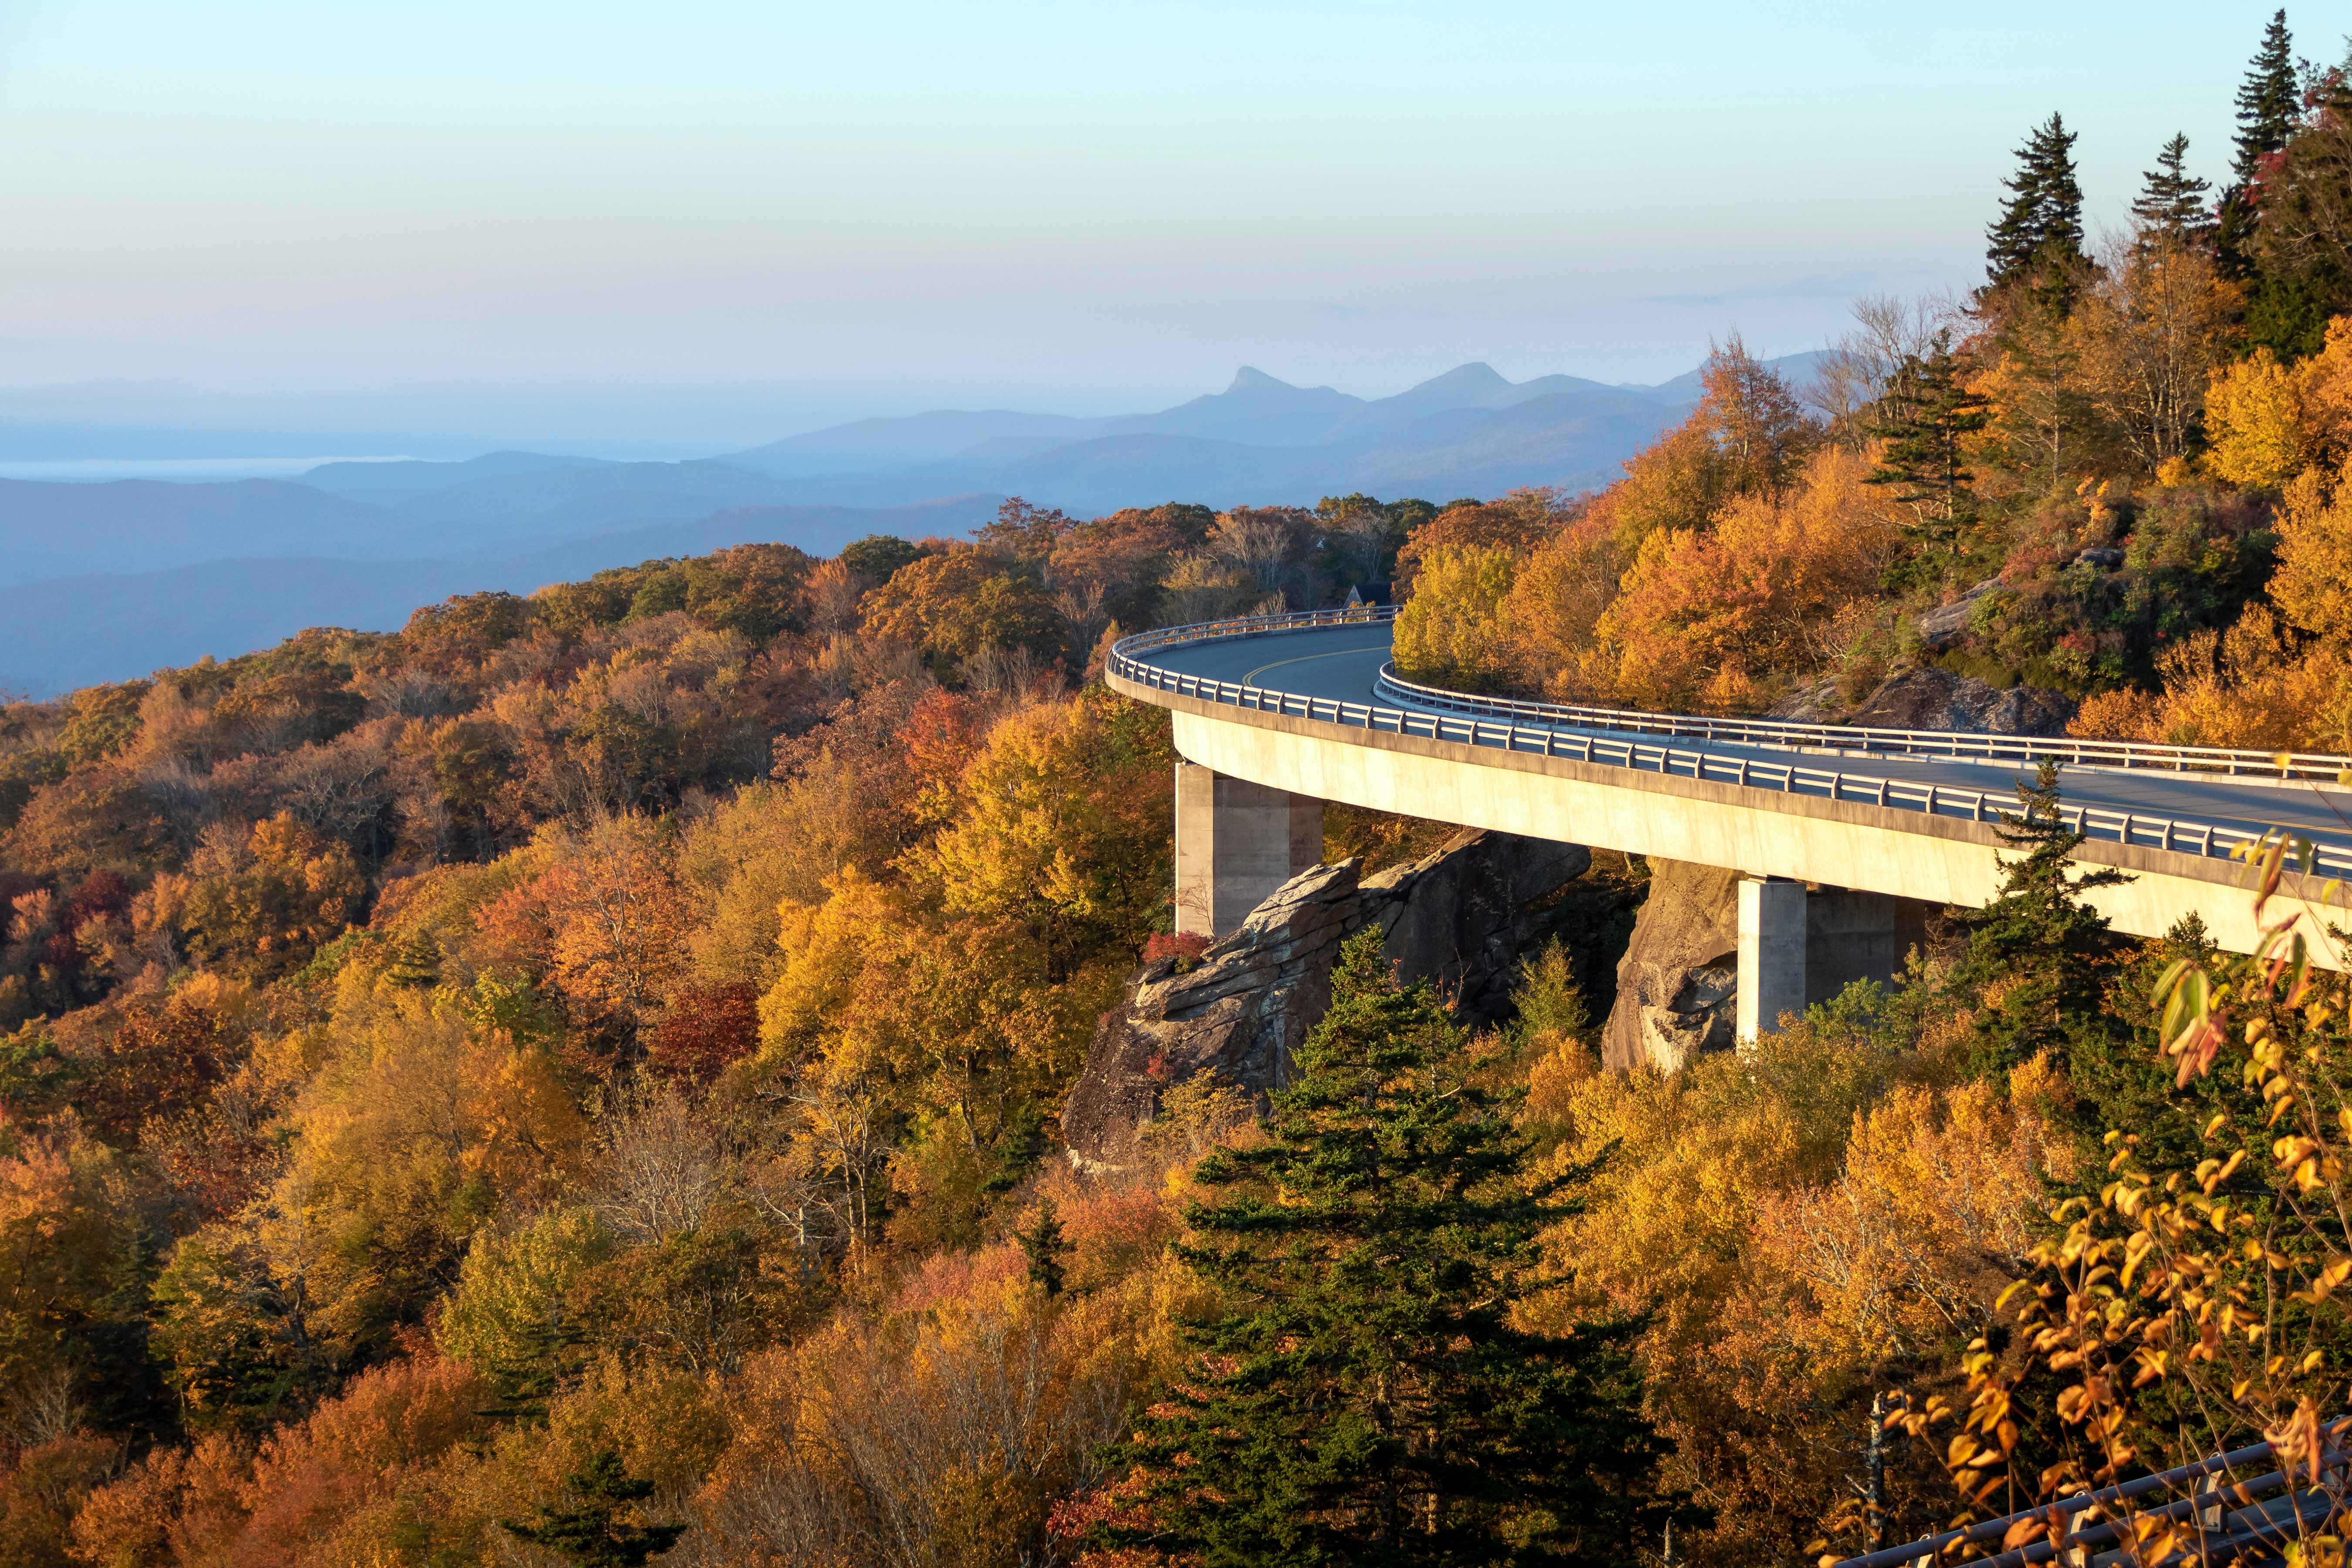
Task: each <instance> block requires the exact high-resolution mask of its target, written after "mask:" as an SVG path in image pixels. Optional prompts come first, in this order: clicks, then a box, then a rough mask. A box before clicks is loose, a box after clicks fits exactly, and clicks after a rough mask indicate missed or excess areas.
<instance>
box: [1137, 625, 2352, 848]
mask: <svg viewBox="0 0 2352 1568" xmlns="http://www.w3.org/2000/svg"><path fill="white" fill-rule="evenodd" d="M1396 614H1397V612H1396V610H1395V608H1394V607H1393V606H1391V605H1367V606H1364V607H1361V608H1355V609H1345V610H1307V611H1301V612H1298V613H1296V614H1292V615H1286V616H1244V617H1241V618H1238V619H1234V620H1227V621H1211V622H1206V623H1203V624H1202V625H1198V626H1169V627H1163V628H1161V629H1160V630H1158V631H1150V632H1142V633H1139V634H1137V635H1136V636H1134V637H1122V638H1121V639H1119V641H1118V643H1117V644H1115V645H1114V646H1113V647H1112V648H1111V655H1110V659H1109V668H1110V671H1111V673H1113V674H1115V675H1118V676H1119V677H1120V678H1122V679H1127V680H1130V681H1133V682H1134V683H1135V684H1136V685H1138V686H1142V687H1147V688H1149V689H1152V690H1156V691H1172V692H1174V693H1176V694H1177V695H1179V696H1182V697H1192V698H1195V699H1197V700H1202V701H1206V702H1215V703H1221V704H1224V705H1227V706H1231V707H1236V708H1244V709H1248V710H1253V711H1256V712H1263V713H1286V714H1290V715H1293V716H1295V717H1298V718H1304V719H1313V720H1321V721H1328V722H1331V723H1337V724H1346V725H1350V726H1353V727H1355V728H1358V729H1366V730H1385V731H1390V732H1391V733H1394V734H1403V735H1423V736H1427V737H1429V738H1430V739H1432V740H1439V741H1453V742H1461V743H1464V744H1468V745H1473V746H1494V747H1499V748H1501V749H1503V750H1505V751H1513V752H1536V753H1539V754H1541V755H1543V756H1547V757H1566V758H1570V759H1572V760H1574V761H1576V762H1580V763H1598V764H1601V765H1604V766H1611V767H1624V768H1632V769H1634V770H1636V771H1640V772H1644V773H1664V774H1679V775H1681V776H1684V777H1687V778H1694V779H1702V780H1707V781H1711V782H1715V783H1720V784H1737V785H1738V786H1739V787H1740V788H1743V789H1759V790H1769V791H1776V792H1778V793H1780V794H1783V795H1810V796H1812V797H1815V798H1819V799H1827V800H1832V801H1838V802H1852V803H1856V804H1863V805H1878V806H1886V807H1891V808H1895V809H1898V810H1908V811H1918V812H1923V813H1925V814H1927V816H1954V817H1965V818H1967V819H1969V820H1971V821H1975V822H1986V821H2000V820H2004V819H2005V818H2007V817H2010V816H2014V815H2015V812H2016V806H2017V800H2016V795H2015V794H2014V792H2013V791H2004V792H2000V793H1994V792H1989V791H1982V790H1971V789H1962V788H1959V787H1958V786H1955V785H1951V784H1918V783H1916V782H1914V781H1911V780H1907V779H1888V778H1883V777H1878V776H1875V775H1872V774H1867V773H1849V772H1847V771H1845V770H1844V769H1842V768H1808V767H1802V766H1800V765H1798V764H1797V763H1774V762H1769V761H1764V760H1759V759H1757V758H1752V757H1722V756H1716V755H1713V754H1710V753H1708V752H1691V751H1681V750H1677V749H1675V748H1674V747H1671V746H1662V745H1660V746H1654V745H1645V744H1643V742H1639V741H1629V740H1620V739H1617V738H1615V737H1613V736H1607V735H1591V734H1577V733H1572V732H1564V729H1565V730H1573V729H1577V728H1584V727H1598V728H1607V729H1612V730H1620V731H1623V730H1633V731H1635V732H1636V733H1642V732H1647V733H1661V734H1666V735H1674V736H1685V735H1688V736H1691V737H1692V738H1700V739H1706V740H1708V741H1712V742H1717V743H1718V744H1748V745H1760V746H1771V747H1778V748H1784V749H1788V748H1800V747H1808V746H1810V747H1819V748H1824V749H1826V748H1830V747H1840V748H1852V747H1855V746H1860V745H1862V743H1863V742H1862V741H1861V739H1860V737H1864V736H1868V737H1872V738H1874V740H1876V741H1877V742H1879V749H1880V750H1883V751H1888V752H1897V754H1902V755H1911V756H1918V757H1921V758H1933V759H1935V760H1937V761H1953V760H1959V761H1991V762H2001V761H2014V762H2017V763H2032V762H2038V761H2040V760H2042V758H2044V757H2053V758H2056V759H2057V760H2059V761H2062V762H2063V761H2069V760H2077V759H2078V757H2079V755H2080V753H2082V752H2084V749H2085V748H2091V749H2095V750H2096V751H2098V752H2100V753H2101V754H2102V756H2101V760H2102V762H2103V763H2104V765H2106V766H2123V765H2126V764H2124V763H2121V762H2119V761H2117V760H2116V755H2117V753H2120V752H2147V753H2149V754H2150V755H2151V756H2154V755H2161V756H2163V757H2166V758H2168V759H2174V760H2172V761H2168V762H2167V763H2163V764H2161V765H2162V766H2163V768H2164V770H2165V771H2169V772H2187V771H2195V772H2200V773H2220V772H2222V771H2223V770H2222V769H2221V767H2218V766H2210V765H2208V763H2209V761H2210V759H2215V758H2219V759H2225V760H2226V759H2229V758H2237V759H2239V760H2240V761H2242V762H2247V763H2251V762H2252V760H2254V759H2263V760H2265V761H2267V762H2268V763H2270V772H2271V776H2273V777H2278V776H2281V772H2280V763H2279V761H2278V759H2276V758H2264V754H2263V753H2262V752H2226V751H2216V750H2211V749H2198V748H2189V747H2179V746H2164V747H2144V746H2138V745H2137V743H2135V742H2080V741H2074V740H2071V739H2069V740H2049V741H2044V740H2040V739H2037V738H2033V737H2024V736H1990V737H1988V736H1978V735H1966V734H1955V733H1952V732H1948V731H1931V730H1901V731H1895V730H1861V729H1849V728H1847V727H1845V726H1843V725H1834V724H1784V723H1780V722H1777V721H1754V720H1717V719H1706V718H1697V717H1691V716H1685V715H1676V714H1663V713H1636V712H1633V711H1630V710H1620V709H1606V708H1580V707H1575V706H1572V705H1567V704H1553V703H1524V702H1514V701H1511V700H1507V699H1502V698H1486V697H1477V696H1473V695H1469V694H1466V693H1461V692H1448V691H1443V690H1441V689H1437V688H1434V687H1423V686H1412V689H1411V695H1410V697H1409V699H1408V700H1411V701H1412V702H1414V703H1415V704H1417V705H1419V706H1421V707H1427V708H1443V709H1447V710H1450V711H1440V712H1425V711H1417V710H1413V709H1405V708H1391V707H1387V706H1384V705H1381V704H1378V703H1362V702H1345V701H1341V700H1338V699H1336V698H1328V697H1302V696H1297V695H1294V694H1292V693H1289V692H1283V691H1275V690H1272V689H1268V688H1265V687H1261V686H1249V685H1244V684H1240V683H1236V682H1234V681H1228V680H1212V679H1206V678H1204V677H1202V676H1197V675H1188V674H1185V673H1183V672H1181V671H1179V670H1172V669H1169V668H1165V667H1164V666H1161V665H1157V664H1152V663H1150V662H1149V661H1147V660H1145V659H1143V658H1139V657H1138V656H1139V655H1140V654H1147V653H1150V652H1154V651H1156V650H1158V649H1160V648H1165V647H1181V646H1184V645H1186V644H1191V643H1198V642H1219V641H1229V640H1234V639H1237V638H1242V637H1264V636H1268V635H1273V634H1277V633H1285V632H1299V631H1312V630H1315V629H1317V628H1318V627H1330V626H1377V625H1381V624H1384V623H1386V622H1389V621H1392V620H1394V619H1395V618H1396ZM1382 678H1383V679H1384V680H1385V682H1386V685H1385V686H1382V687H1380V688H1379V689H1381V690H1382V692H1383V694H1388V693H1389V692H1391V691H1394V692H1396V693H1397V694H1398V695H1401V696H1402V695H1404V691H1403V688H1405V687H1406V686H1408V685H1410V684H1411V683H1406V682H1401V681H1398V680H1396V679H1394V678H1393V677H1390V676H1388V675H1387V672H1386V671H1385V670H1383V672H1382ZM1424 693H1425V694H1427V695H1426V696H1424V695H1423V694H1424ZM1489 713H1493V714H1496V715H1499V716H1500V717H1501V718H1502V719H1503V721H1502V722H1487V721H1486V719H1485V717H1483V716H1484V715H1486V714H1489ZM1538 717H1540V718H1541V719H1543V720H1544V721H1545V722H1543V723H1542V724H1540V725H1533V724H1526V723H1522V722H1520V721H1521V720H1522V719H1532V718H1538ZM1634 721H1640V722H1639V723H1638V724H1637V723H1636V722H1634ZM1734 731H1738V733H1737V734H1735V733H1734ZM1767 731H1769V738H1766V732H1767ZM1895 742H1910V743H1911V747H1912V749H1905V750H1898V747H1897V745H1896V743H1895ZM1937 742H1997V743H1999V744H2000V745H2002V746H2005V747H2010V748H2013V752H2002V753H2000V754H1994V753H1991V752H1969V751H1966V750H1958V749H1948V748H1947V749H1937V744H1936V743H1937ZM1865 749H1866V748H1865ZM2192 753H2194V755H2195V757H2196V758H2198V759H2200V760H2198V761H2194V762H2191V761H2187V760H2183V759H2187V758H2189V756H2190V755H2191V754H2192ZM2289 761H2290V763H2294V762H2297V761H2300V762H2307V763H2322V762H2324V763H2333V764H2338V765H2339V771H2340V768H2352V758H2341V757H2331V758H2310V757H2304V758H2300V759H2292V758H2291V759H2289ZM2130 765H2133V766H2137V767H2147V768H2155V767H2158V766H2159V764H2158V763H2156V762H2154V761H2146V762H2139V763H2133V764H2130ZM2287 776H2302V775H2295V774H2292V773H2290V774H2288V775H2287ZM2329 776H2330V777H2331V778H2332V777H2334V776H2335V774H2334V773H2330V774H2329ZM2059 812H2060V817H2061V819H2062V820H2063V822H2064V823H2065V824H2066V826H2069V827H2071V828H2074V829H2076V830H2078V831H2080V832H2082V833H2084V834H2086V835H2088V836H2089V837H2093V838H2098V839H2105V840H2109V841H2112V842H2116V843H2120V844H2131V845H2138V846H2141V847H2147V848H2152V849H2168V850H2174V851H2178V852H2180V853H2183V854H2189V855H2196V856H2200V857H2205V858H2214V857H2221V858H2230V857H2233V856H2236V855H2239V854H2241V853H2242V852H2243V851H2244V850H2245V849H2246V848H2247V847H2249V846H2255V845H2259V844H2261V843H2263V837H2264V836H2263V835H2261V834H2258V833H2249V832H2248V831H2246V830H2245V829H2244V828H2242V827H2232V826H2217V825H2215V824H2212V823H2206V822H2192V821H2185V820H2182V819H2179V818H2176V817H2163V816H2147V815H2144V814H2142V813H2139V812H2132V811H2120V810H2112V809H2104V808H2100V807H2094V806H2080V805H2062V806H2061V807H2060V808H2059ZM2312 868H2313V869H2316V870H2322V871H2326V872H2329V873H2331V874H2341V873H2345V872H2352V847H2338V846H2336V845H2323V846H2318V847H2315V851H2314V858H2313V863H2312Z"/></svg>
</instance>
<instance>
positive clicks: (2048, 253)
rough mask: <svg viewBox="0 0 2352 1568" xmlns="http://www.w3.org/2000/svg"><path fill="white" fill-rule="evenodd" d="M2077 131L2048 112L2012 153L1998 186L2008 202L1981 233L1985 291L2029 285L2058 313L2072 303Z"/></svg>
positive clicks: (2079, 249) (2078, 258)
mask: <svg viewBox="0 0 2352 1568" xmlns="http://www.w3.org/2000/svg"><path fill="white" fill-rule="evenodd" d="M2077 134H2078V133H2077V132H2072V131H2069V130H2067V129H2066V121H2065V119H2064V117H2063V116H2062V115H2058V114H2053V115H2052V116H2051V117H2050V118H2049V119H2048V120H2047V121H2043V122H2042V124H2040V125H2037V126H2035V127H2034V128H2033V131H2032V134H2030V135H2029V136H2027V137H2026V139H2025V145H2024V146H2022V147H2020V148H2019V149H2018V150H2017V153H2016V156H2017V173H2015V174H2011V176H2010V177H2009V178H2008V179H2006V180H2004V181H2002V182H2001V184H2004V185H2006V186H2008V187H2009V192H2010V196H2009V200H2008V201H2007V202H2005V203H2004V204H2002V206H2001V214H2000V217H1999V218H1998V219H1996V220H1995V221H1994V223H1993V225H1992V226H1991V227H1990V228H1989V229H1987V230H1986V231H1985V240H1986V248H1985V273H1986V278H1987V284H1986V287H1987V288H1988V289H2006V288H2008V287H2010V286H2011V285H2012V284H2016V283H2025V282H2030V283H2031V284H2032V286H2033V289H2034V291H2035V292H2036V294H2037V295H2039V296H2041V297H2042V299H2043V300H2045V301H2047V302H2049V303H2051V304H2052V305H2053V306H2055V307H2057V308H2059V309H2061V310H2063V308H2064V307H2065V306H2066V305H2068V304H2069V303H2071V302H2072V300H2073V298H2074V289H2075V288H2076V287H2077V285H2078V282H2079V279H2080V278H2081V275H2082V270H2083V268H2084V266H2085V265H2086V261H2085V258H2084V255H2083V187H2082V184H2081V182H2080V181H2079V180H2078V179H2077V178H2076V176H2075V173H2074V142H2075V140H2076V137H2077Z"/></svg>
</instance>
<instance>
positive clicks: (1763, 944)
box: [1733, 877, 1807, 1046]
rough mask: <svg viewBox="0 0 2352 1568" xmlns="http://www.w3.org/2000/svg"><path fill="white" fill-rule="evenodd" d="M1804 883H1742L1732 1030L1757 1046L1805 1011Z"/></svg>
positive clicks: (1755, 880) (1743, 1042)
mask: <svg viewBox="0 0 2352 1568" xmlns="http://www.w3.org/2000/svg"><path fill="white" fill-rule="evenodd" d="M1806 903H1807V899H1806V895H1805V885H1804V884H1803V883H1802V882H1791V881H1787V880H1784V879H1781V878H1779V877H1765V878H1754V877H1748V878H1743V879H1741V880H1740V883H1739V999H1738V1005H1737V1007H1736V1008H1735V1010H1734V1012H1733V1034H1734V1037H1735V1038H1737V1040H1738V1043H1739V1044H1741V1045H1743V1046H1745V1045H1749V1044H1752V1043H1753V1042H1754V1041H1755V1040H1756V1038H1757V1037H1759V1036H1760V1035H1769V1034H1771V1033H1773V1032H1774V1031H1776V1030H1777V1029H1779V1028H1780V1015H1781V1014H1783V1013H1802V1012H1803V1011H1804V1010H1805V945H1806V943H1805V935H1806V931H1805V926H1806V918H1805V917H1806V912H1807V911H1806V907H1805V906H1806Z"/></svg>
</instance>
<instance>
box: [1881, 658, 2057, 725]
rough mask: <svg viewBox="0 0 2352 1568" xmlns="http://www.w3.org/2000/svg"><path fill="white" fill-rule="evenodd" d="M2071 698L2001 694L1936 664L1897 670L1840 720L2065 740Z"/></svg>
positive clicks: (2022, 690)
mask: <svg viewBox="0 0 2352 1568" xmlns="http://www.w3.org/2000/svg"><path fill="white" fill-rule="evenodd" d="M2075 706H2076V705H2075V703H2074V700H2073V699H2072V698H2069V697H2066V696H2063V695H2062V694H2061V693H2059V692H2055V691H2049V690H2045V689H2042V688H2041V687H2038V686H2012V687H2010V688H2008V689H2005V690H2004V689H2001V688H2000V687H1998V686H1992V685H1989V684H1987V683H1986V682H1984V681H1981V680H1979V679H1977V678H1976V677H1974V676H1972V675H1955V674H1953V673H1952V672H1951V671H1950V670H1948V669H1940V668H1937V667H1936V666H1934V665H1927V664H1917V665H1912V666H1909V667H1908V668H1903V669H1898V670H1896V671H1895V673H1894V674H1893V675H1890V676H1888V677H1887V678H1886V679H1885V681H1883V682H1882V683H1881V684H1880V685H1879V688H1878V689H1877V690H1875V691H1874V692H1872V693H1871V694H1870V695H1869V696H1868V697H1866V698H1864V699H1863V701H1862V706H1861V707H1859V708H1856V709H1855V710H1853V712H1851V713H1849V714H1847V715H1846V716H1845V718H1844V719H1843V720H1842V721H1841V722H1843V723H1847V724H1860V725H1867V726H1873V727H1876V728H1881V729H1890V730H1965V731H1977V732H1980V733H1986V734H1993V735H2063V734H2064V733H2065V732H2066V726H2067V724H2068V723H2069V722H2071V721H2073V719H2074V710H2075Z"/></svg>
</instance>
